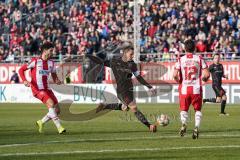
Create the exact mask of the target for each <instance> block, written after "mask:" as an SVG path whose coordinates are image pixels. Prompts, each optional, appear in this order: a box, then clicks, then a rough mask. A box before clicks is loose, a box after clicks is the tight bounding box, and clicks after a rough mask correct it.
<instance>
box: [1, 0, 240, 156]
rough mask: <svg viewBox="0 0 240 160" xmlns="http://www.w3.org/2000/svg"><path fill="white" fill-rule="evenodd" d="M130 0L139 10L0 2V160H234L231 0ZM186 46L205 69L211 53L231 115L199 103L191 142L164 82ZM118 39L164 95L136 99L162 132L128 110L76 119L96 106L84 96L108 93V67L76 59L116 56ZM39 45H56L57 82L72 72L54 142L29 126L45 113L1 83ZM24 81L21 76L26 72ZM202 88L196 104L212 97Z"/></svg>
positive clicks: (235, 22)
mask: <svg viewBox="0 0 240 160" xmlns="http://www.w3.org/2000/svg"><path fill="white" fill-rule="evenodd" d="M138 2H139V4H140V5H137V3H136V1H135V0H134V1H131V0H81V1H80V0H59V1H55V0H0V117H1V118H0V129H1V130H0V159H4V160H7V159H19V160H20V159H24V160H26V159H29V160H32V159H39V160H41V159H42V160H46V159H53V160H56V159H57V160H60V159H66V160H76V159H85V160H89V159H94V160H98V159H99V160H102V159H106V160H107V159H108V160H110V159H119V160H123V159H139V160H146V159H157V160H158V159H164V160H165V159H191V160H206V159H211V160H228V159H229V160H239V157H240V153H239V149H240V134H239V133H240V132H239V131H240V127H239V115H240V112H239V103H240V84H239V82H240V66H239V65H240V63H239V60H240V59H239V58H240V57H239V56H240V1H239V0H177V1H175V0H139V1H138ZM188 38H192V39H194V40H195V41H196V48H197V54H201V55H202V56H203V58H204V59H205V60H206V61H207V63H208V64H210V63H212V59H211V58H212V56H213V54H215V53H220V54H221V60H222V62H223V65H224V70H225V72H226V73H227V74H228V75H229V80H224V89H226V90H227V96H228V103H227V106H226V112H227V113H229V114H230V116H219V115H218V114H219V111H220V104H204V106H203V109H202V111H203V119H202V124H201V129H200V131H201V132H200V137H199V139H198V140H196V141H194V140H192V138H191V134H192V130H191V129H193V127H194V123H193V122H194V118H193V117H194V111H193V109H192V108H191V110H190V111H189V116H190V117H189V123H188V132H187V135H186V136H185V137H183V138H180V137H179V135H178V129H179V127H180V121H179V109H178V107H179V104H177V102H178V89H177V84H174V83H173V80H172V78H171V74H172V71H173V65H174V62H175V60H176V58H177V57H178V56H181V54H182V53H183V52H182V43H183V41H184V40H185V39H188ZM121 39H133V40H134V42H135V43H134V48H135V53H136V54H135V55H136V56H135V60H136V62H137V63H138V66H139V70H140V71H141V73H142V74H143V75H144V77H145V78H146V79H147V80H148V81H150V82H151V83H152V84H154V85H158V87H163V86H164V85H162V84H165V85H166V86H167V87H169V86H170V87H172V89H171V90H170V91H169V92H165V93H164V94H160V95H159V96H157V97H154V98H138V102H139V103H141V104H138V107H139V108H140V109H141V111H143V113H144V114H145V115H146V117H147V118H148V119H149V120H150V121H151V122H154V121H155V119H154V118H156V116H157V115H160V114H162V113H163V114H167V115H168V116H170V124H169V125H168V126H167V127H160V126H159V127H158V132H156V133H154V134H152V133H149V131H148V129H147V128H146V127H145V126H143V125H141V124H140V123H139V122H138V121H137V119H136V118H134V117H135V116H134V115H133V114H132V113H131V112H127V113H126V112H110V113H108V114H106V115H104V116H101V117H96V116H95V114H93V115H89V114H87V116H86V114H85V117H84V116H83V114H84V113H89V111H94V109H95V108H96V103H98V102H99V100H98V99H96V97H93V96H89V97H87V96H86V95H87V94H89V93H90V95H91V90H94V91H96V90H97V92H96V94H97V95H98V97H100V98H99V99H101V98H103V97H104V96H103V94H102V93H104V92H103V91H109V92H110V93H113V95H114V93H115V91H114V89H113V85H114V79H113V77H112V74H111V72H110V69H109V68H103V67H101V66H99V67H97V68H96V70H91V68H93V67H96V64H94V63H91V62H90V61H89V60H88V59H85V58H83V56H82V55H85V54H90V55H96V56H98V57H100V58H102V59H109V58H111V57H113V56H115V55H119V54H120V53H121V52H122V51H121V50H119V49H115V48H116V46H117V44H118V43H119V41H120V40H121ZM46 41H51V42H53V43H54V44H55V49H54V53H53V60H54V61H55V62H56V64H57V66H58V75H59V76H60V77H61V79H62V80H64V79H65V77H66V75H67V74H68V73H69V71H70V72H71V76H70V77H71V84H65V85H64V86H63V85H62V86H60V88H61V87H62V89H63V90H65V89H70V91H68V90H67V93H68V94H59V93H57V92H56V91H55V93H56V95H57V97H58V98H59V100H60V101H61V100H63V99H66V98H67V99H71V100H72V101H73V102H74V104H72V105H71V108H70V109H69V110H68V111H70V112H71V113H72V114H71V115H70V118H75V117H77V118H78V120H77V121H76V119H74V121H70V120H64V121H62V123H63V125H64V126H65V127H66V129H67V134H65V135H58V134H57V132H56V129H55V128H54V126H53V124H51V123H49V124H47V125H46V126H45V128H44V129H45V133H44V134H39V133H38V131H37V129H36V127H35V125H34V124H35V122H36V120H38V118H40V117H42V116H43V115H44V114H45V113H46V112H47V109H46V107H44V106H43V104H37V103H39V101H38V100H36V99H33V97H32V93H31V91H30V89H29V88H26V87H24V85H23V84H12V83H11V82H10V78H11V76H12V73H13V72H12V71H13V70H15V71H18V69H19V67H20V66H21V65H22V64H24V63H27V62H28V61H29V60H30V59H31V57H36V56H39V46H40V45H41V44H42V43H44V42H46ZM89 73H91V74H89ZM26 75H27V77H28V78H29V73H26ZM50 81H51V80H50ZM210 83H211V81H209V82H208V83H207V84H204V86H205V87H206V89H205V92H204V96H205V97H213V96H214V95H213V91H212V89H211V84H210ZM73 85H74V86H75V93H76V94H74V87H71V86H73ZM69 86H70V87H69ZM53 87H55V90H57V89H58V88H57V87H56V86H53ZM81 87H82V88H83V87H85V89H88V93H87V92H82V88H81ZM76 88H77V89H76ZM136 89H137V90H139V89H143V88H140V87H136ZM85 91H86V90H85ZM64 93H66V92H64ZM22 102H27V103H28V104H26V103H22ZM150 102H151V104H149V103H150ZM33 103H34V104H33ZM80 103H81V104H80ZM87 103H90V104H87ZM229 103H231V104H229ZM236 103H237V104H236ZM90 113H93V112H90ZM94 113H95V112H94ZM91 118H92V119H91ZM89 119H91V120H89Z"/></svg>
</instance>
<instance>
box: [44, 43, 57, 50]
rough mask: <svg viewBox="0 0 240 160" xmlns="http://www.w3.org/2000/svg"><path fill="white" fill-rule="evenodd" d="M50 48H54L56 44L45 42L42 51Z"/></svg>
mask: <svg viewBox="0 0 240 160" xmlns="http://www.w3.org/2000/svg"><path fill="white" fill-rule="evenodd" d="M50 48H54V45H53V44H52V43H51V42H45V43H44V44H42V46H41V51H44V50H48V49H50Z"/></svg>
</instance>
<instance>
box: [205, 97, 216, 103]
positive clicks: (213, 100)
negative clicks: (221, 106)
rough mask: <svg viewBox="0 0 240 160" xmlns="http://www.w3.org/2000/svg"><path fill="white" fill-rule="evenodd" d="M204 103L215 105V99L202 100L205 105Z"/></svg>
mask: <svg viewBox="0 0 240 160" xmlns="http://www.w3.org/2000/svg"><path fill="white" fill-rule="evenodd" d="M206 102H210V103H217V102H216V98H209V99H203V103H206Z"/></svg>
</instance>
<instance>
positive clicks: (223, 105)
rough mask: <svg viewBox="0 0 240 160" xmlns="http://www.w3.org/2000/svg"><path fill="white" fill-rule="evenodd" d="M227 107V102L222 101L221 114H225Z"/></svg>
mask: <svg viewBox="0 0 240 160" xmlns="http://www.w3.org/2000/svg"><path fill="white" fill-rule="evenodd" d="M225 106H226V100H222V103H221V113H224V112H225Z"/></svg>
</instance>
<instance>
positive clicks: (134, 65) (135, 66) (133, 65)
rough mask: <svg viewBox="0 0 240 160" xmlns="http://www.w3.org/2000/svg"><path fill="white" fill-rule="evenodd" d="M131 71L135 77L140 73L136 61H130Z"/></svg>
mask: <svg viewBox="0 0 240 160" xmlns="http://www.w3.org/2000/svg"><path fill="white" fill-rule="evenodd" d="M131 71H132V73H133V74H134V76H135V77H137V76H139V75H140V72H139V71H138V68H137V64H136V63H132V66H131Z"/></svg>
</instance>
